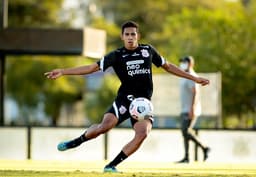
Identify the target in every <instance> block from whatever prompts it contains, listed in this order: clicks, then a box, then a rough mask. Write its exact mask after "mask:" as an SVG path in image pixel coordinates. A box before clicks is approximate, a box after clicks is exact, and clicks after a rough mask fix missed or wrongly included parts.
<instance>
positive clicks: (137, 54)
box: [132, 52, 140, 57]
mask: <svg viewBox="0 0 256 177" xmlns="http://www.w3.org/2000/svg"><path fill="white" fill-rule="evenodd" d="M132 56H133V57H136V56H140V54H139V53H136V52H135V53H133V54H132Z"/></svg>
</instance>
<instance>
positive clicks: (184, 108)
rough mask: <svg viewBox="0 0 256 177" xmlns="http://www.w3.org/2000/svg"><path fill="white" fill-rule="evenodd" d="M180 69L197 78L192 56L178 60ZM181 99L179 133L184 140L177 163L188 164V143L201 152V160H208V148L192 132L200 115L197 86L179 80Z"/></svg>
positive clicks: (194, 83)
mask: <svg viewBox="0 0 256 177" xmlns="http://www.w3.org/2000/svg"><path fill="white" fill-rule="evenodd" d="M180 68H181V69H182V70H184V71H186V72H188V73H189V74H191V75H193V76H195V77H198V75H197V74H196V72H195V71H194V59H193V57H192V56H186V57H184V58H181V59H180ZM180 97H181V114H180V117H181V121H182V122H181V131H182V135H183V139H184V150H185V154H184V157H183V159H181V160H180V161H178V163H188V162H189V141H190V140H191V141H192V142H194V143H196V144H197V145H198V146H199V147H200V148H201V149H202V151H203V155H204V156H203V160H204V161H205V160H206V159H207V158H208V153H209V151H210V148H209V147H207V146H205V145H203V144H202V143H201V142H200V141H199V139H198V137H197V136H196V134H195V133H194V131H193V127H194V125H195V123H196V120H197V118H198V116H199V115H200V114H201V103H200V90H199V85H198V84H197V83H196V82H194V81H192V80H189V79H186V78H181V80H180Z"/></svg>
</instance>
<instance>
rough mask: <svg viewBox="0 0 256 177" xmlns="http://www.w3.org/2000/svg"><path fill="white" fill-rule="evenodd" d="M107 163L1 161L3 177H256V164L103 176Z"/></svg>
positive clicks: (126, 169)
mask: <svg viewBox="0 0 256 177" xmlns="http://www.w3.org/2000/svg"><path fill="white" fill-rule="evenodd" d="M105 164H106V162H104V161H93V162H84V161H34V160H33V161H30V160H0V177H10V176H19V177H25V176H26V177H110V176H114V177H256V164H227V163H222V164H221V163H208V162H206V163H190V164H174V163H167V162H157V163H154V162H129V161H127V162H123V163H122V164H120V165H119V166H118V170H119V171H122V173H119V174H110V173H103V172H102V169H103V167H104V165H105Z"/></svg>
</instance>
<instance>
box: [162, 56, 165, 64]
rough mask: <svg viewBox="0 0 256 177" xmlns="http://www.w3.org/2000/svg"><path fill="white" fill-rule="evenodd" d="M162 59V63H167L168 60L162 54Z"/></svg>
mask: <svg viewBox="0 0 256 177" xmlns="http://www.w3.org/2000/svg"><path fill="white" fill-rule="evenodd" d="M161 59H162V65H164V64H165V63H166V60H165V58H164V57H162V56H161Z"/></svg>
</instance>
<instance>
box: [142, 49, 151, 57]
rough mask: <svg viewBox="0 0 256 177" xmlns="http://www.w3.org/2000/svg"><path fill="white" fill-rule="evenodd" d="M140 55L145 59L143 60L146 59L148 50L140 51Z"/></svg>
mask: <svg viewBox="0 0 256 177" xmlns="http://www.w3.org/2000/svg"><path fill="white" fill-rule="evenodd" d="M141 54H142V56H143V57H145V58H146V57H149V53H148V50H146V49H142V50H141Z"/></svg>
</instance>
